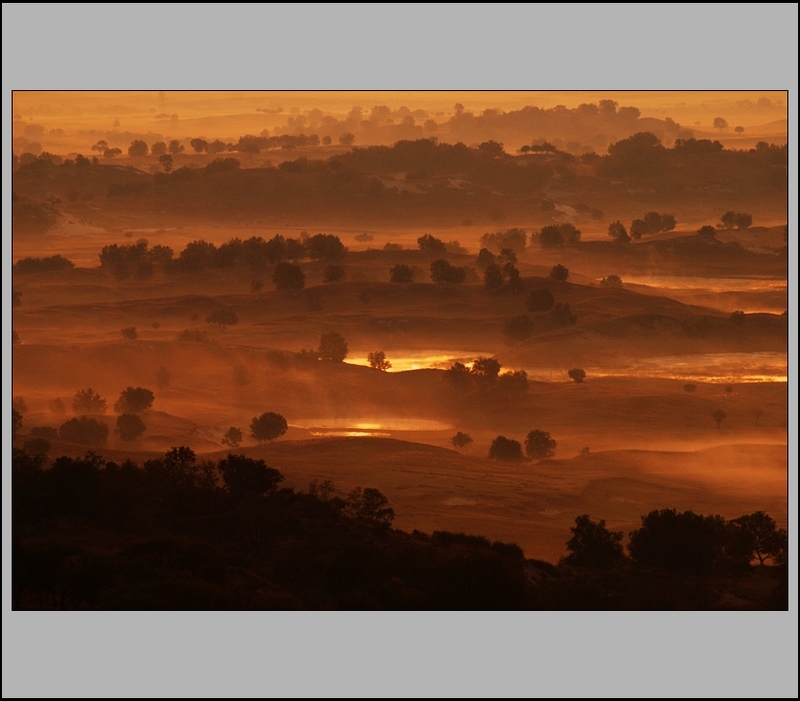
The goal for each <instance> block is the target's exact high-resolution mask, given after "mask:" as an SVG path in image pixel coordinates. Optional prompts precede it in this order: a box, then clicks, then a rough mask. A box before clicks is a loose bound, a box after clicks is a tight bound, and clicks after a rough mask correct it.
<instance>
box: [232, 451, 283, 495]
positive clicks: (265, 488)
mask: <svg viewBox="0 0 800 701" xmlns="http://www.w3.org/2000/svg"><path fill="white" fill-rule="evenodd" d="M217 467H218V469H219V472H220V474H221V475H222V479H223V481H224V482H225V489H226V490H227V492H228V493H229V494H230V495H231V496H232V497H234V498H242V497H246V496H261V495H263V494H266V493H267V492H271V491H272V490H274V489H275V488H276V487H277V486H278V484H279V483H280V482H281V481H283V475H282V474H281V473H280V472H278V470H275V469H273V468H271V467H268V466H267V465H266V464H265V463H264V461H263V460H254V459H252V458H247V457H245V456H244V455H228V457H227V458H225V459H224V460H220V461H219V463H218V465H217Z"/></svg>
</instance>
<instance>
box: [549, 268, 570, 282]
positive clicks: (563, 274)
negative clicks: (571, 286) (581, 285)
mask: <svg viewBox="0 0 800 701" xmlns="http://www.w3.org/2000/svg"><path fill="white" fill-rule="evenodd" d="M550 277H551V278H552V279H553V280H558V281H560V282H566V281H567V278H569V269H568V268H566V267H565V266H563V265H561V264H560V263H559V264H558V265H554V266H553V267H552V269H551V270H550Z"/></svg>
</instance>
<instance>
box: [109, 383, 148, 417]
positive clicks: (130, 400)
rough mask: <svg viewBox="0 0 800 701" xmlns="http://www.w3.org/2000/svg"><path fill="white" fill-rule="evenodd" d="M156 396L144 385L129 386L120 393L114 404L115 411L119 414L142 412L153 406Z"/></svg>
mask: <svg viewBox="0 0 800 701" xmlns="http://www.w3.org/2000/svg"><path fill="white" fill-rule="evenodd" d="M154 399H155V396H154V395H153V393H152V392H151V391H150V390H149V389H145V388H144V387H128V388H127V389H124V390H123V391H122V393H121V394H120V395H119V399H118V400H117V402H116V404H114V411H116V412H117V413H118V414H141V413H142V412H143V411H147V410H148V409H149V408H150V407H152V406H153V400H154Z"/></svg>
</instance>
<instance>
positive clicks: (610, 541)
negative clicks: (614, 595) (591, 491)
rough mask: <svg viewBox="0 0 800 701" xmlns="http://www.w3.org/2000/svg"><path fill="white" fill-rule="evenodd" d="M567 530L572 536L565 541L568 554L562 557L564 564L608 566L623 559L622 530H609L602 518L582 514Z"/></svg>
mask: <svg viewBox="0 0 800 701" xmlns="http://www.w3.org/2000/svg"><path fill="white" fill-rule="evenodd" d="M569 530H570V532H571V533H572V538H570V539H569V540H568V541H567V550H569V553H570V554H569V555H567V557H565V558H564V563H565V564H568V565H573V566H575V567H602V568H608V567H612V566H614V565H615V564H617V563H618V562H620V561H621V560H622V559H623V557H624V555H623V552H622V531H609V530H608V529H607V528H606V522H605V521H604V520H602V519H600V520H599V521H592V519H591V518H589V515H588V514H583V515H582V516H578V517H577V518H576V519H575V526H574V527H572V528H570V529H569Z"/></svg>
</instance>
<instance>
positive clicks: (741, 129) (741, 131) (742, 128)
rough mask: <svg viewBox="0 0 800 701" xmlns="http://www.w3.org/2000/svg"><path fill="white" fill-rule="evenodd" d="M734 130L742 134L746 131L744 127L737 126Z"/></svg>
mask: <svg viewBox="0 0 800 701" xmlns="http://www.w3.org/2000/svg"><path fill="white" fill-rule="evenodd" d="M734 131H735V132H736V133H737V134H739V135H740V136H741V134H742V133H743V132H744V127H736V128H735V129H734Z"/></svg>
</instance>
